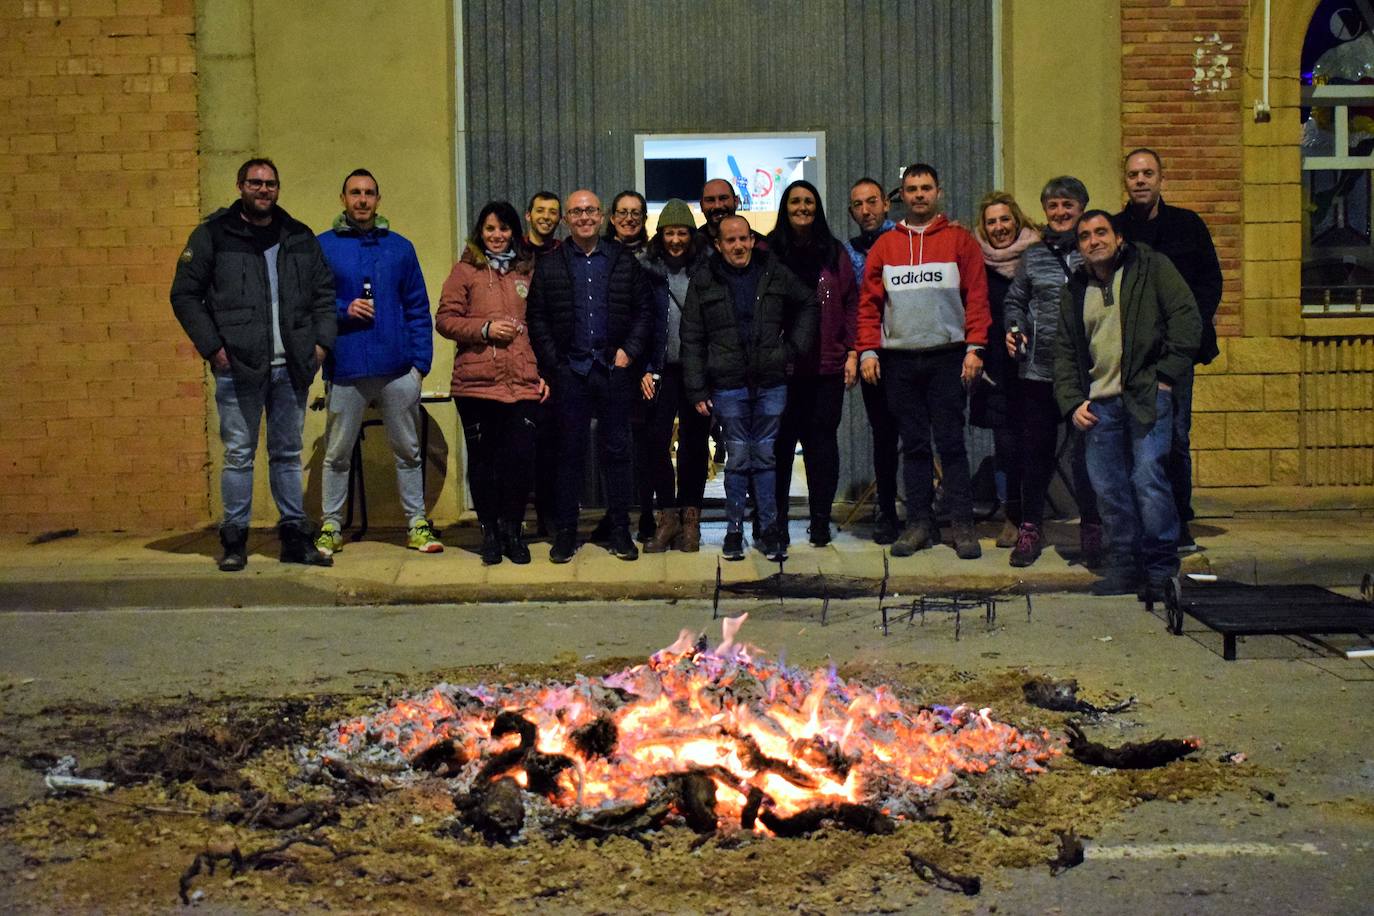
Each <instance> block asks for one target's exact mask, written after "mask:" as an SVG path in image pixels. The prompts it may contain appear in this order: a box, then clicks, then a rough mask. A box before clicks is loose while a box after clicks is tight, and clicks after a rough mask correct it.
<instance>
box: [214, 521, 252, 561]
mask: <svg viewBox="0 0 1374 916" xmlns="http://www.w3.org/2000/svg"><path fill="white" fill-rule="evenodd" d="M219 542H220V544H222V545H224V556H222V557H220V558H219V568H220V570H221V571H223V572H238V571H239V570H240V569H243V567H245V566H247V565H248V529H247V528H240V527H238V526H237V525H225V526H224V527H222V528H220V530H219Z"/></svg>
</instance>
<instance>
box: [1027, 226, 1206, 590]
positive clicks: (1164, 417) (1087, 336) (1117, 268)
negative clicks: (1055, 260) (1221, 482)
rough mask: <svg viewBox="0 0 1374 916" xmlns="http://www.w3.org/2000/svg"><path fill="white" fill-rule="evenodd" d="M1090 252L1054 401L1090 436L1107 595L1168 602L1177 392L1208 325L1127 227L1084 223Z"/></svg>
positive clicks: (1057, 359) (1059, 348)
mask: <svg viewBox="0 0 1374 916" xmlns="http://www.w3.org/2000/svg"><path fill="white" fill-rule="evenodd" d="M1076 233H1077V236H1078V251H1079V254H1081V255H1082V256H1083V262H1084V263H1083V266H1081V267H1079V268H1078V269H1077V270H1076V271H1075V272H1074V274H1073V276H1072V277H1071V278H1070V280H1069V285H1068V288H1067V289H1066V290H1065V291H1064V295H1063V296H1062V297H1061V298H1060V300H1059V333H1058V335H1057V336H1056V337H1055V343H1054V397H1055V400H1056V401H1057V402H1058V404H1059V411H1060V413H1061V414H1063V415H1065V416H1067V417H1069V418H1070V419H1071V420H1072V421H1073V425H1074V426H1076V427H1077V428H1078V429H1080V430H1082V431H1083V433H1084V435H1085V437H1086V439H1087V447H1088V476H1089V477H1090V478H1091V479H1092V485H1093V490H1094V491H1095V492H1096V493H1097V503H1098V510H1099V511H1100V512H1101V513H1102V527H1103V534H1104V535H1105V537H1104V540H1105V541H1106V543H1105V545H1104V546H1105V550H1106V557H1105V568H1104V570H1103V578H1102V579H1101V580H1099V581H1097V582H1095V583H1093V586H1092V591H1093V593H1094V594H1098V595H1128V594H1131V593H1132V592H1136V591H1137V589H1139V590H1140V591H1139V593H1140V596H1141V597H1142V599H1147V600H1148V599H1153V600H1156V601H1158V600H1161V599H1162V596H1163V591H1164V586H1165V583H1166V582H1167V581H1168V580H1169V579H1170V578H1172V577H1173V576H1175V575H1177V574H1178V565H1179V564H1178V554H1177V552H1176V551H1175V547H1174V545H1175V541H1176V540H1177V538H1178V510H1177V509H1176V508H1175V506H1174V496H1173V490H1172V489H1171V487H1170V486H1169V475H1168V469H1167V467H1166V466H1165V462H1166V461H1167V459H1168V456H1169V448H1170V445H1171V443H1172V441H1173V410H1174V399H1173V393H1172V390H1171V389H1172V388H1173V385H1174V383H1175V382H1176V381H1177V380H1178V379H1179V377H1180V376H1182V375H1183V374H1184V373H1186V372H1189V371H1191V370H1192V368H1193V354H1194V353H1196V352H1197V348H1198V343H1199V341H1200V340H1201V339H1202V319H1201V318H1200V317H1199V315H1198V310H1197V303H1196V302H1194V300H1193V294H1192V292H1191V291H1190V290H1189V289H1188V284H1187V283H1186V282H1185V281H1184V279H1183V277H1182V276H1180V275H1179V272H1178V270H1177V269H1176V268H1175V267H1174V265H1173V262H1171V261H1170V260H1169V258H1167V257H1166V256H1164V255H1162V254H1159V253H1158V252H1155V251H1152V250H1151V249H1150V248H1149V247H1148V246H1144V245H1133V244H1130V243H1128V242H1126V241H1125V239H1124V237H1123V236H1122V235H1121V233H1120V232H1119V231H1118V228H1117V220H1116V218H1115V217H1113V216H1112V215H1111V214H1109V213H1107V212H1106V211H1105V210H1089V211H1088V212H1086V213H1084V214H1083V216H1082V217H1081V218H1080V219H1079V221H1078V228H1077V230H1076Z"/></svg>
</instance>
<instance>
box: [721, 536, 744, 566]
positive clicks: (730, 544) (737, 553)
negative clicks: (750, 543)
mask: <svg viewBox="0 0 1374 916" xmlns="http://www.w3.org/2000/svg"><path fill="white" fill-rule="evenodd" d="M720 555H721V556H723V557H725V559H727V560H743V559H744V532H743V531H727V532H725V543H724V544H722V545H721V548H720Z"/></svg>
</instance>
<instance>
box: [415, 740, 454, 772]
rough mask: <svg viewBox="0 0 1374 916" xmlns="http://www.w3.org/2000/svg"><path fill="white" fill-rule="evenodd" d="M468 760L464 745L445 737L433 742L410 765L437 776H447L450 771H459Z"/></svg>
mask: <svg viewBox="0 0 1374 916" xmlns="http://www.w3.org/2000/svg"><path fill="white" fill-rule="evenodd" d="M467 762H468V755H467V753H466V752H465V751H464V750H463V748H462V746H461V745H459V744H457V743H455V742H454V740H453V739H452V738H445V739H443V740H442V741H437V742H435V743H434V744H431V745H430V746H429V747H427V748H425V749H424V750H423V751H421V752H420V753H419V754H417V755H416V756H415V759H414V760H412V761H411V762H410V765H411V767H413V768H414V769H417V770H424V771H425V772H427V773H434V774H435V775H437V776H447V775H449V774H450V773H457V772H458V770H459V769H461V768H462V766H463V765H464V764H465V763H467Z"/></svg>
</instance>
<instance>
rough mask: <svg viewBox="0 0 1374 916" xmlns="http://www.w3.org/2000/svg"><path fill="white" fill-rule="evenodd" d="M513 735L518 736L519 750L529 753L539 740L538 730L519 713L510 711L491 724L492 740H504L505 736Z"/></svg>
mask: <svg viewBox="0 0 1374 916" xmlns="http://www.w3.org/2000/svg"><path fill="white" fill-rule="evenodd" d="M514 734H518V735H519V736H520V750H522V751H529V750H533V749H534V745H535V742H536V741H538V739H539V728H538V727H537V726H536V725H535V724H534V723H533V722H531V721H530V720H529V719H526V718H525V717H524V716H522V715H520V713H518V712H511V711H510V710H506V711H505V712H503V713H501V714H500V715H498V716H497V717H496V721H495V722H493V723H491V736H492V737H493V738H504V737H505V736H506V735H514Z"/></svg>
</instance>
